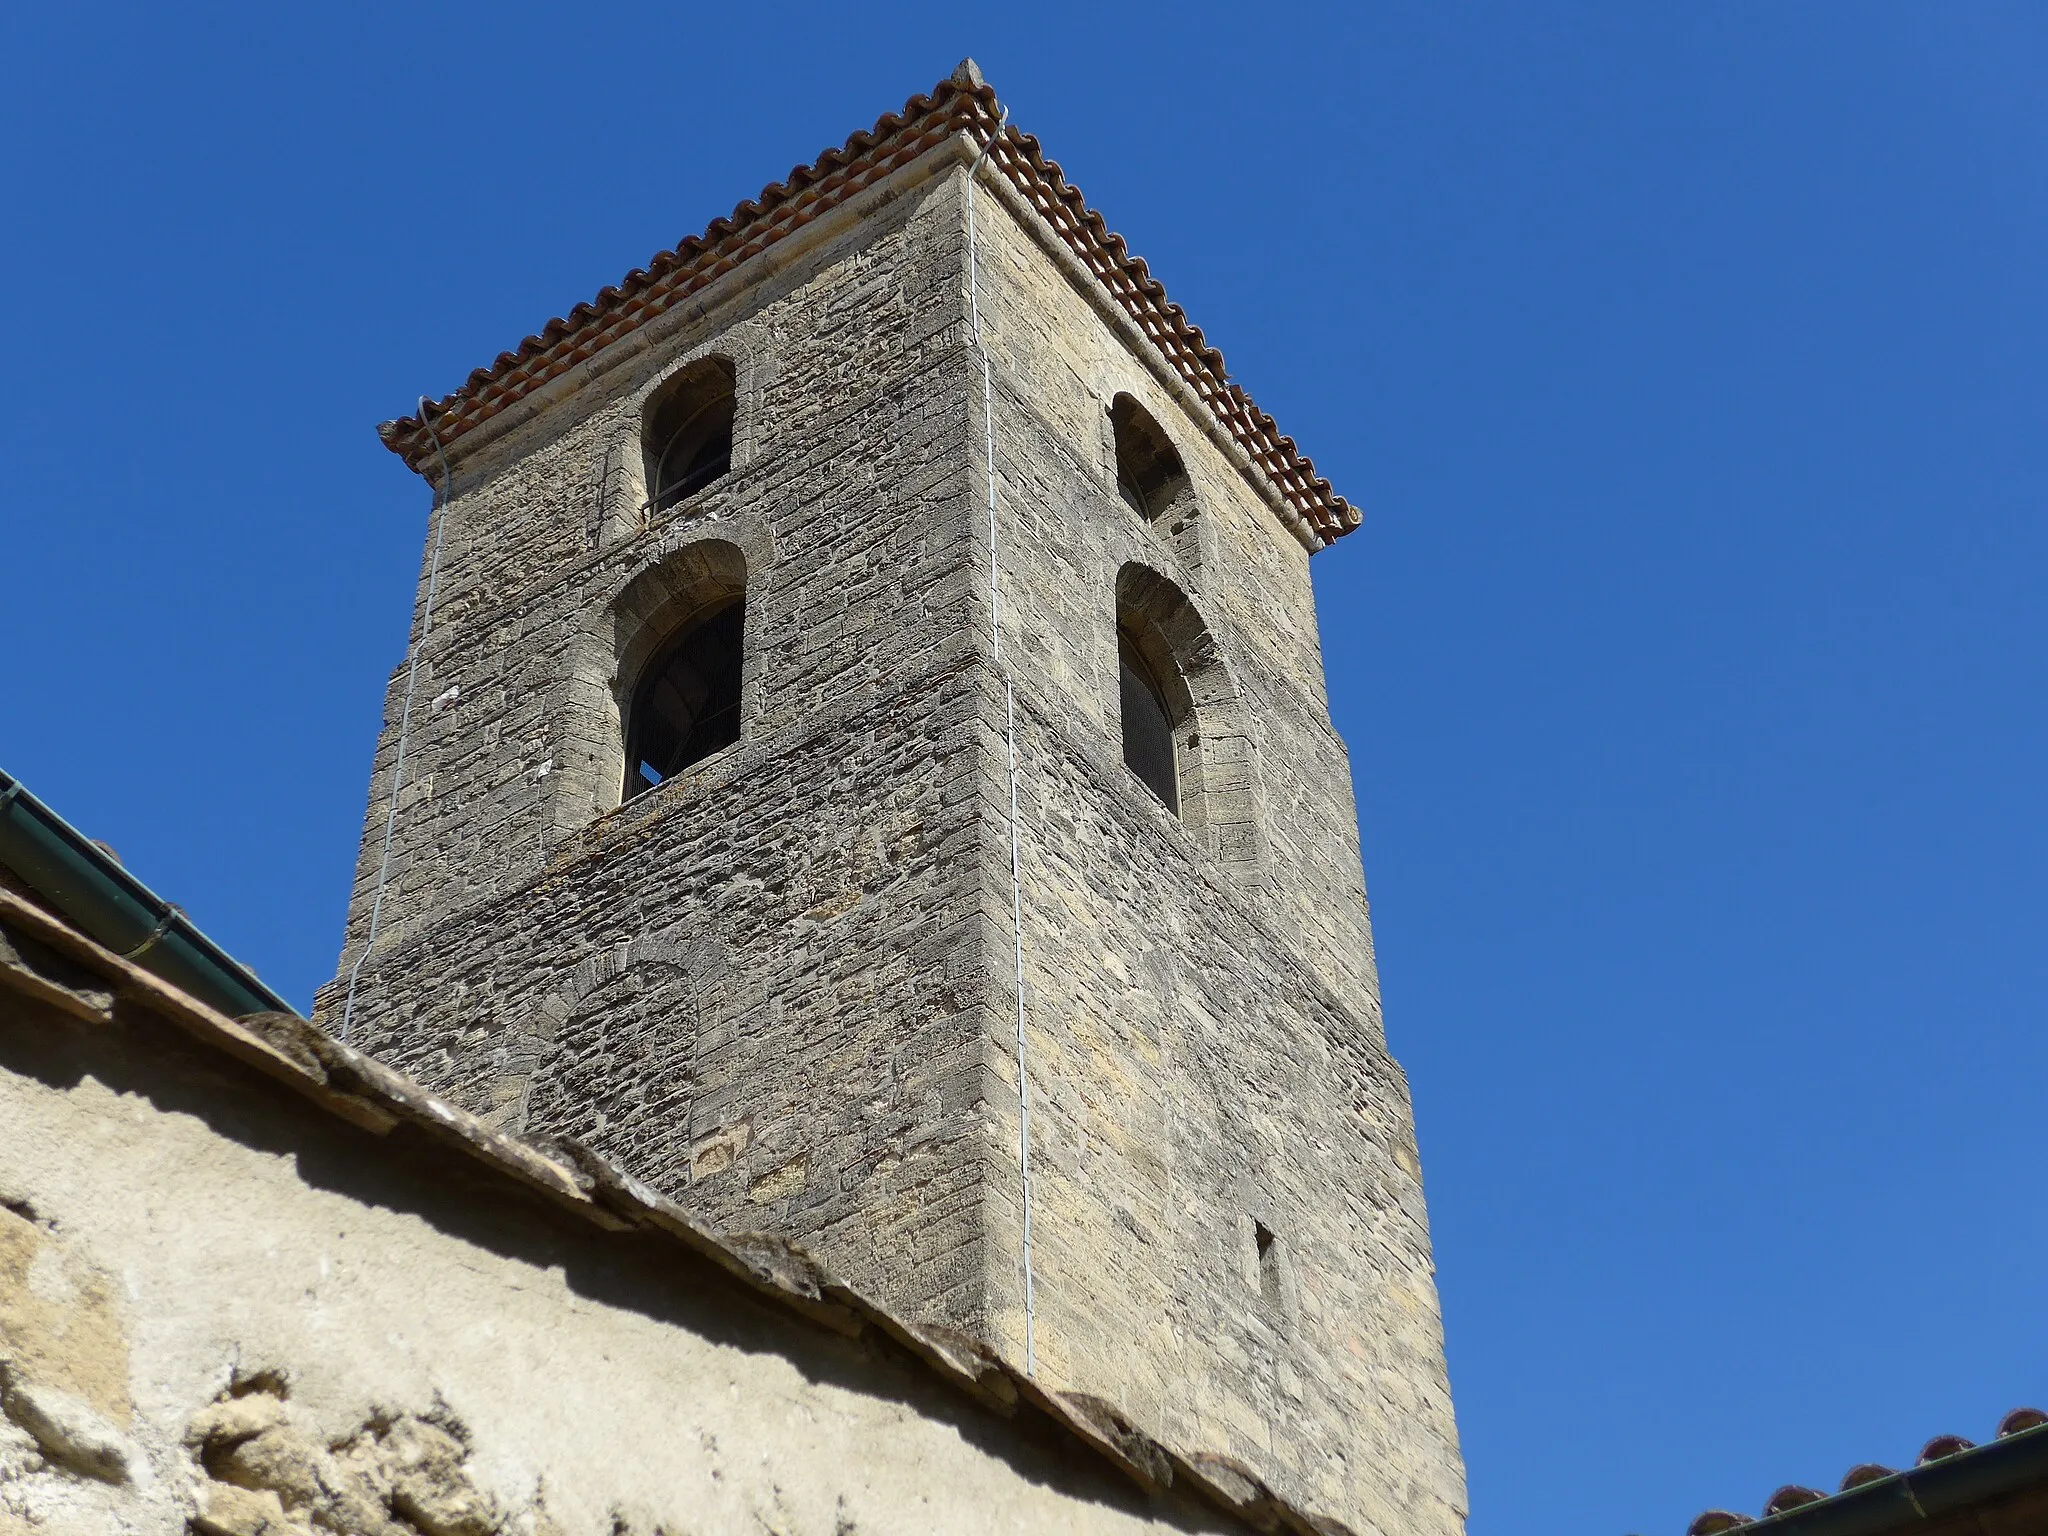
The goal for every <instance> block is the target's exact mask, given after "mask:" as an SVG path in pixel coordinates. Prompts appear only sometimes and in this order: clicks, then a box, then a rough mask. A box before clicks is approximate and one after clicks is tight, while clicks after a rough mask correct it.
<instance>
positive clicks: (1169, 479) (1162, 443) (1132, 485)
mask: <svg viewBox="0 0 2048 1536" xmlns="http://www.w3.org/2000/svg"><path fill="white" fill-rule="evenodd" d="M1109 426H1110V433H1111V435H1112V436H1113V437H1114V438H1115V440H1116V489H1117V494H1118V495H1119V496H1121V497H1122V498H1123V500H1124V505H1125V506H1127V507H1129V508H1130V509H1131V510H1132V511H1133V512H1135V513H1137V514H1138V516H1140V517H1142V518H1145V519H1146V520H1147V521H1150V520H1151V519H1153V518H1156V517H1158V516H1159V515H1160V514H1161V513H1163V512H1164V511H1165V510H1166V509H1167V507H1168V505H1170V504H1171V503H1172V501H1173V499H1174V498H1175V497H1176V496H1178V495H1179V494H1180V493H1181V491H1182V490H1184V489H1185V488H1186V487H1187V483H1188V474H1187V469H1186V467H1185V466H1184V465H1183V464H1182V463H1181V459H1180V453H1179V452H1178V450H1176V449H1175V448H1174V446H1173V442H1172V440H1171V439H1170V438H1168V437H1167V435H1166V434H1165V433H1164V432H1163V431H1161V430H1160V427H1159V423H1158V422H1156V421H1154V420H1153V419H1152V417H1151V416H1150V415H1149V414H1148V413H1147V412H1146V410H1145V408H1144V407H1143V406H1142V405H1140V404H1138V402H1137V401H1136V400H1134V399H1132V398H1131V397H1130V396H1129V395H1118V396H1117V397H1116V399H1115V400H1113V401H1111V402H1110V407H1109Z"/></svg>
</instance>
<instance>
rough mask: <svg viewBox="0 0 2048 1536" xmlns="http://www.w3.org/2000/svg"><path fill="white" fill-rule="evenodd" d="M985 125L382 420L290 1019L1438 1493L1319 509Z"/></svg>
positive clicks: (720, 226) (1318, 1490) (1302, 1452)
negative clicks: (385, 527)
mask: <svg viewBox="0 0 2048 1536" xmlns="http://www.w3.org/2000/svg"><path fill="white" fill-rule="evenodd" d="M1000 121H1001V118H1000V112H999V109H998V106H997V102H996V97H995V94H994V92H993V91H992V90H991V89H990V88H989V87H988V86H987V85H985V84H984V83H983V82H982V81H981V78H980V76H979V75H978V74H977V73H976V72H975V71H974V69H973V67H972V65H963V66H962V67H961V69H960V70H959V71H956V72H955V74H954V75H953V76H952V78H950V79H949V80H947V81H944V82H942V83H941V84H940V85H939V86H938V87H937V88H936V89H935V90H934V92H933V93H932V94H931V95H930V96H920V97H917V98H915V99H913V100H912V101H911V102H910V103H908V105H907V106H906V107H905V108H904V109H903V111H902V112H901V113H895V114H890V115H888V116H886V117H884V118H882V120H881V121H880V122H879V123H877V124H876V125H875V127H874V129H873V130H871V131H869V132H866V133H858V134H856V135H854V137H853V138H852V139H851V140H849V141H848V142H847V144H846V145H845V147H844V148H842V149H836V150H832V151H829V152H827V153H826V154H824V155H823V156H821V157H820V159H819V160H818V161H817V162H816V164H814V165H811V166H808V167H804V168H802V169H799V170H797V171H795V172H793V173H792V174H791V176H790V178H789V180H788V181H786V182H783V183H778V184H776V185H774V186H771V187H769V188H768V189H767V190H766V191H764V192H763V193H762V194H761V195H760V196H759V197H758V198H757V199H755V200H753V201H750V202H746V203H742V204H741V205H740V207H739V208H738V209H737V210H736V211H735V212H734V213H733V214H732V215H731V216H730V217H728V218H722V219H719V220H716V221H715V222H713V223H712V224H711V226H710V227H709V229H707V230H706V231H705V232H704V233H703V234H702V235H701V236H695V237H692V238H690V239H688V240H685V241H684V242H682V244H681V245H679V246H678V247H677V248H676V249H675V250H673V251H669V252H666V253H664V254H663V255H661V256H659V257H656V258H655V259H654V260H653V261H652V262H651V263H650V264H649V265H648V267H647V268H646V269H645V270H642V271H636V272H634V273H633V274H632V275H631V276H630V277H628V278H627V279H626V280H625V281H624V282H623V283H621V284H620V285H619V286H618V287H616V288H610V289H607V290H605V292H604V293H603V294H601V295H600V296H599V297H598V298H597V299H596V300H595V301H594V302H592V303H589V304H584V305H579V306H578V307H577V308H576V309H574V310H572V311H571V312H570V313H569V315H568V316H567V317H566V318H565V319H561V320H556V321H552V322H550V323H549V324H548V325H547V326H546V327H545V328H544V329H543V330H542V331H541V332H540V334H538V335H536V336H531V337H528V338H527V340H526V341H525V342H524V343H522V344H521V345H520V347H519V348H518V349H517V351H515V352H511V353H506V354H504V355H502V356H500V357H499V358H498V360H497V361H496V362H495V363H494V364H492V365H491V366H490V367H488V368H485V369H480V370H478V371H477V372H476V373H473V374H472V375H471V376H470V378H469V380H468V382H467V383H465V384H464V385H463V386H462V388H460V389H459V390H457V391H456V392H455V393H454V394H453V395H451V396H449V397H448V398H447V399H445V400H443V401H441V402H440V403H439V404H438V405H434V406H431V407H428V408H426V409H424V410H423V411H422V413H421V414H420V415H419V416H416V417H413V418H409V419H406V420H403V421H397V422H391V423H387V424H386V425H385V426H384V428H383V429H382V432H383V435H384V439H385V441H386V443H387V444H388V445H389V446H390V447H391V449H392V450H393V451H394V452H396V453H398V454H400V455H401V456H402V457H403V458H404V459H405V461H406V462H407V463H408V464H409V465H411V466H412V467H413V468H414V469H415V470H417V471H418V472H419V473H420V474H421V475H422V476H424V477H425V478H426V479H427V480H428V481H429V482H430V483H432V484H433V485H434V486H435V487H436V490H437V496H436V512H435V520H434V524H433V527H432V529H431V534H432V535H433V536H432V537H430V540H429V558H428V562H427V568H426V570H425V571H423V574H422V579H421V584H420V599H419V603H418V607H417V609H416V612H415V627H414V636H415V640H416V642H417V673H416V675H414V670H413V668H411V667H407V666H402V667H400V668H399V669H398V671H397V672H396V673H395V674H394V676H393V679H392V683H391V689H390V693H389V696H388V703H387V710H386V723H385V729H384V732H383V735H382V737H381V739H380V742H379V746H378V752H377V758H376V764H375V772H374V775H373V778H372V782H371V792H370V808H369V814H368V817H367V819H366V821H365V826H364V837H363V846H362V855H361V859H360V861H359V863H358V866H357V875H356V885H355V892H354V899H353V903H352V906H351V910H350V916H349V925H348V932H347V940H346V946H345V948H344V950H343V954H342V963H341V969H340V973H339V975H338V976H337V979H336V980H335V982H333V983H331V984H330V985H329V986H328V987H327V988H325V989H323V991H322V994H321V996H320V999H319V1007H318V1012H319V1015H320V1018H321V1020H322V1022H323V1023H324V1024H326V1026H327V1027H328V1028H330V1029H335V1030H340V1029H341V1028H342V1027H343V1021H344V1018H346V1020H347V1028H348V1029H349V1031H350V1033H351V1034H352V1037H353V1039H354V1042H355V1043H356V1044H358V1045H361V1046H363V1047H365V1048H367V1049H369V1050H372V1051H374V1052H376V1053H378V1054H379V1055H381V1056H382V1057H384V1058H385V1059H387V1060H389V1061H390V1062H392V1063H393V1064H394V1065H396V1066H397V1067H399V1068H401V1069H402V1070H404V1071H406V1072H408V1073H410V1074H412V1075H413V1076H414V1077H416V1078H418V1079H419V1080H421V1081H422V1082H424V1083H425V1084H426V1085H428V1086H429V1087H431V1088H433V1089H435V1090H436V1091H438V1092H440V1093H443V1094H445V1095H447V1096H449V1097H451V1098H453V1099H455V1100H457V1101H458V1102H460V1103H463V1104H465V1105H467V1106H468V1107H470V1108H471V1109H473V1110H474V1111H476V1112H477V1113H479V1114H482V1115H485V1116H487V1117H489V1118H491V1119H492V1120H494V1121H495V1122H496V1123H498V1124H500V1125H502V1126H503V1127H505V1128H506V1129H508V1130H511V1131H514V1132H517V1133H524V1134H537V1133H555V1134H569V1135H573V1136H576V1137H578V1138H580V1139H581V1140H583V1141H584V1142H585V1143H587V1144H588V1145H590V1146H591V1147H593V1148H595V1149H596V1150H598V1151H600V1152H603V1153H604V1154H606V1155H607V1156H609V1157H611V1158H612V1159H613V1160H615V1161H616V1162H618V1163H619V1164H621V1165H622V1166H624V1167H625V1168H626V1169H627V1170H629V1171H630V1172H631V1173H633V1174H634V1175H636V1176H637V1177H639V1178H641V1179H643V1180H645V1181H646V1182H648V1183H650V1184H653V1185H655V1186H657V1187H658V1188H660V1189H661V1190H663V1191H664V1192H666V1193H668V1194H670V1195H672V1196H674V1197H675V1198H677V1199H678V1200H681V1201H683V1202H684V1203H686V1204H688V1205H689V1206H691V1207H692V1208H693V1209H695V1210H697V1211H699V1212H700V1213H701V1214H702V1215H703V1217H704V1218H705V1219H706V1220H708V1221H710V1222H712V1223H714V1224H718V1225H722V1226H725V1227H728V1228H734V1229H744V1228H759V1229H769V1230H773V1231H776V1232H779V1233H782V1234H784V1235H786V1236H788V1237H791V1238H793V1239H795V1240H797V1241H799V1242H801V1243H803V1244H804V1245H806V1246H807V1247H809V1248H810V1249H811V1250H812V1251H813V1252H815V1253H816V1254H817V1255H818V1256H819V1257H820V1258H821V1259H822V1260H823V1261H824V1262H825V1263H826V1264H827V1265H828V1266H829V1267H830V1268H832V1269H833V1270H835V1271H836V1272H837V1273H839V1274H840V1275H842V1276H844V1277H846V1278H847V1279H848V1280H850V1281H851V1282H852V1283H854V1284H856V1285H858V1286H861V1287H863V1288H865V1289H867V1290H868V1291H870V1292H871V1293H873V1294H875V1295H876V1296H877V1297H878V1298H880V1299H882V1300H883V1301H885V1302H887V1303H889V1304H891V1305H893V1306H895V1307H896V1308H897V1309H899V1310H901V1311H903V1312H905V1313H908V1314H911V1315H914V1316H916V1317H918V1318H920V1319H923V1320H926V1321H932V1322H945V1323H950V1324H953V1325H956V1326H958V1327H960V1328H963V1329H966V1330H969V1331H970V1332H972V1333H974V1334H976V1335H977V1336H979V1337H980V1338H982V1339H983V1340H985V1341H986V1342H987V1343H988V1344H989V1345H991V1346H992V1347H994V1348H996V1349H998V1350H1000V1351H1002V1352H1004V1353H1005V1354H1006V1355H1008V1356H1009V1357H1011V1358H1012V1359H1014V1360H1017V1361H1019V1362H1020V1363H1021V1362H1023V1361H1024V1360H1025V1358H1026V1355H1027V1351H1028V1353H1029V1355H1030V1357H1031V1361H1032V1364H1033V1368H1034V1369H1035V1372H1036V1374H1037V1376H1038V1379H1039V1380H1040V1381H1042V1382H1043V1383H1044V1384H1045V1385H1046V1386H1047V1387H1048V1388H1050V1389H1054V1390H1068V1391H1083V1392H1088V1393H1092V1394H1095V1395H1096V1396H1099V1397H1101V1398H1104V1399H1107V1400H1108V1401H1110V1402H1111V1403H1113V1404H1115V1405H1116V1407H1117V1408H1118V1409H1119V1410H1120V1411H1122V1412H1123V1413H1124V1414H1125V1415H1126V1416H1127V1417H1128V1418H1130V1419H1131V1420H1132V1421H1133V1422H1135V1423H1138V1424H1140V1425H1142V1426H1143V1427H1144V1428H1146V1429H1148V1430H1149V1431H1151V1432H1152V1433H1154V1434H1156V1435H1157V1436H1159V1437H1160V1438H1162V1439H1164V1440H1167V1441H1169V1442H1171V1443H1174V1444H1176V1445H1179V1446H1183V1447H1185V1448H1187V1449H1190V1450H1198V1449H1208V1450H1214V1451H1220V1452H1227V1453H1229V1454H1231V1455H1233V1456H1235V1457H1236V1458H1237V1459H1238V1460H1239V1461H1241V1462H1242V1463H1244V1464H1245V1465H1246V1466H1247V1467H1249V1468H1250V1469H1251V1470H1252V1471H1253V1472H1255V1473H1256V1474H1257V1475H1258V1476H1259V1477H1262V1478H1263V1479H1265V1480H1266V1481H1267V1482H1268V1483H1270V1484H1272V1485H1273V1486H1274V1487H1276V1488H1277V1489H1280V1490H1282V1491H1284V1492H1286V1493H1287V1494H1289V1495H1290V1496H1292V1497H1295V1498H1297V1499H1299V1500H1300V1501H1302V1502H1303V1503H1305V1504H1307V1505H1310V1506H1312V1507H1319V1508H1323V1509H1326V1510H1329V1511H1330V1512H1332V1513H1334V1514H1338V1515H1341V1516H1343V1517H1344V1518H1346V1519H1348V1520H1350V1521H1351V1522H1353V1523H1354V1524H1355V1525H1357V1526H1358V1527H1359V1528H1361V1529H1362V1530H1368V1531H1379V1532H1385V1533H1389V1536H1391V1533H1396V1532H1399V1533H1403V1536H1422V1533H1440V1532H1453V1531H1456V1530H1459V1529H1460V1528H1461V1527H1462V1510H1463V1502H1464V1495H1463V1480H1462V1469H1461V1464H1460V1461H1459V1456H1458V1449H1457V1441H1456V1433H1455V1429H1454V1427H1453V1423H1452V1417H1451V1407H1450V1399H1449V1395H1448V1388H1447V1386H1446V1381H1445V1375H1444V1363H1443V1351H1442V1341H1441V1333H1440V1326H1439V1321H1438V1312H1437V1303H1436V1292H1435V1286H1434V1282H1433V1280H1432V1270H1431V1263H1430V1248H1429V1236H1428V1229H1427V1225H1426V1220H1425V1216H1424V1210H1423V1201H1422V1191H1421V1185H1420V1182H1419V1167H1418V1164H1417V1161H1416V1155H1415V1142H1414V1137H1413V1130H1412V1121H1411V1116H1410V1110H1409V1101H1408V1094H1407V1089H1406V1085H1405V1082H1404V1080H1403V1078H1402V1075H1401V1072H1400V1069H1399V1068H1398V1067H1397V1066H1396V1065H1395V1063H1394V1062H1393V1060H1392V1059H1391V1058H1390V1057H1389V1056H1388V1055H1387V1052H1386V1047H1385V1044H1384V1041H1383V1036H1382V1031H1381V1023H1380V1011H1379V1001H1378V984H1377V979H1376V975H1375V971H1374V966H1373V954H1372V939H1371V933H1370V929H1369V926H1368V920H1367V913H1366V903H1365V892H1364V888H1363V883H1362V878H1361V875H1360V869H1359V856H1358V844H1357V835H1356V823H1355V816H1354V809H1353V801H1352V792H1351V780H1350V771H1349V767H1348V763H1347V759H1346V755H1345V750H1344V745H1343V743H1342V742H1341V741H1340V740H1339V739H1338V737H1337V735H1336V733H1335V731H1334V730H1333V729H1332V727H1331V724H1330V718H1329V710H1328V704H1327V699H1326V696H1325V692H1324V683H1323V673H1322V657H1321V651H1320V646H1319V642H1318V638H1317V632H1316V616H1315V608H1314V604H1313V600H1312V597H1311V592H1310V583H1309V557H1310V555H1311V554H1312V553H1313V552H1314V551H1316V550H1318V549H1321V548H1324V547H1326V546H1327V545H1328V544H1329V543H1331V542H1332V541H1333V540H1335V539H1336V538H1338V537H1339V536H1341V535H1343V534H1345V533H1347V532H1348V531H1349V530H1350V529H1351V528H1352V527H1354V526H1355V525H1356V523H1357V520H1358V519H1357V515H1356V513H1355V512H1354V511H1353V510H1352V509H1351V508H1350V507H1349V505H1348V504H1347V503H1346V502H1344V501H1343V500H1342V499H1341V498H1340V497H1338V496H1337V495H1336V494H1335V493H1334V492H1333V491H1332V490H1331V488H1330V486H1329V484H1328V483H1327V482H1326V481H1323V480H1320V479H1318V478H1317V477H1316V475H1315V472H1314V470H1313V467H1312V466H1311V465H1310V464H1309V463H1308V462H1307V461H1306V460H1305V459H1303V458H1301V457H1300V456H1299V455H1298V454H1297V453H1296V451H1295V448H1294V444H1293V442H1292V441H1291V440H1290V439H1288V438H1286V437H1284V436H1282V435H1281V434H1280V432H1279V430H1278V429H1277V428H1276V427H1275V425H1274V423H1273V422H1272V420H1271V418H1269V417H1267V416H1266V415H1265V414H1264V413H1263V412H1261V411H1260V410H1259V409H1258V408H1257V407H1256V406H1255V405H1253V403H1252V402H1251V400H1250V399H1249V398H1247V397H1246V396H1245V395H1244V393H1243V392H1242V391H1241V390H1240V389H1238V387H1237V386H1236V385H1235V384H1233V383H1231V382H1230V381H1229V380H1228V378H1227V376H1226V375H1225V373H1224V370H1223V363H1222V359H1221V357H1220V356H1219V355H1218V354H1217V353H1215V352H1214V351H1213V350H1210V349H1209V348H1208V347H1207V346H1206V344H1205V343H1204V341H1203V339H1202V335H1201V333H1200V332H1199V331H1198V330H1196V329H1194V328H1193V327H1192V326H1191V325H1190V324H1189V323H1188V321H1187V319H1186V317H1185V316H1184V315H1183V314H1182V312H1181V311H1180V309H1179V308H1178V307H1177V306H1175V305H1173V304H1171V303H1170V302H1169V301H1168V300H1167V299H1166V296H1165V294H1164V292H1163V291H1162V290H1161V289H1160V287H1159V285H1158V283H1157V282H1156V281H1154V280H1153V279H1152V277H1151V276H1150V274H1149V273H1148V272H1147V270H1146V268H1145V265H1144V263H1143V262H1141V261H1139V260H1137V259H1136V258H1135V257H1133V256H1131V255H1130V254H1129V253H1128V252H1127V251H1126V249H1125V247H1124V244H1123V242H1122V241H1121V240H1120V239H1119V238H1117V237H1116V236H1115V235H1113V234H1111V233H1110V232H1109V231H1108V229H1107V227H1106V226H1105V225H1104V224H1103V221H1102V219H1101V218H1100V216H1099V215H1097V214H1096V213H1094V212H1093V211H1092V210H1091V209H1089V208H1088V207H1087V206H1086V204H1085V203H1084V202H1083V200H1082V198H1081V196H1080V193H1079V192H1078V191H1077V190H1076V189H1075V188H1073V187H1072V186H1070V185H1069V184H1068V183H1067V182H1066V181H1065V179H1064V177H1063V176H1062V174H1061V172H1060V169H1059V167H1058V166H1057V165H1055V164H1054V163H1052V162H1051V161H1049V160H1047V159H1045V158H1044V157H1043V155H1042V154H1041V153H1040V150H1039V146H1038V143H1037V141H1036V140H1034V139H1032V138H1030V137H1029V136H1028V135H1024V134H1021V133H1018V132H1017V131H1015V130H1014V129H1007V128H1002V127H1000V126H999V124H1000ZM430 594H431V598H430ZM430 601H431V606H432V612H431V621H430V622H429V614H428V609H429V604H430ZM408 699H409V700H410V702H409V705H408ZM401 732H403V734H404V737H405V741H404V747H403V755H404V769H403V773H402V775H400V773H399V771H398V767H399V758H400V736H401ZM1013 764H1014V766H1013ZM394 791H395V793H394ZM387 830H388V834H389V853H388V858H387V856H386V838H387ZM373 929H374V932H373ZM1020 994H1021V996H1020Z"/></svg>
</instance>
